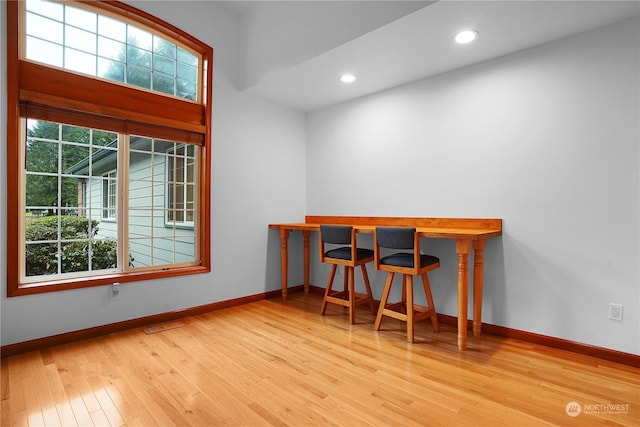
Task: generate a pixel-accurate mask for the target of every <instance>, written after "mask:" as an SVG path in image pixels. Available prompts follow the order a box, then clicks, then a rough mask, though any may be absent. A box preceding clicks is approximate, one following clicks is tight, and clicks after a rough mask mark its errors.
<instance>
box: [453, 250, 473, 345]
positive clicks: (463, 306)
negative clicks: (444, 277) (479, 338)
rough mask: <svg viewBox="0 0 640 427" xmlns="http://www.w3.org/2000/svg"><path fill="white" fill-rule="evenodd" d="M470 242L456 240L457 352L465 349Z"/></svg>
mask: <svg viewBox="0 0 640 427" xmlns="http://www.w3.org/2000/svg"><path fill="white" fill-rule="evenodd" d="M469 252H471V241H470V240H456V253H457V254H458V350H465V349H466V348H467V310H468V305H469Z"/></svg>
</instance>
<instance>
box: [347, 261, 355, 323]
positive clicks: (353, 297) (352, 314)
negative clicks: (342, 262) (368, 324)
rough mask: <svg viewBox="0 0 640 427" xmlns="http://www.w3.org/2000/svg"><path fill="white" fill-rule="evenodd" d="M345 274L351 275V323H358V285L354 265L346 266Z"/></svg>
mask: <svg viewBox="0 0 640 427" xmlns="http://www.w3.org/2000/svg"><path fill="white" fill-rule="evenodd" d="M344 274H345V276H346V275H349V323H351V324H352V325H353V324H355V323H356V285H355V274H354V268H353V267H347V266H345V267H344Z"/></svg>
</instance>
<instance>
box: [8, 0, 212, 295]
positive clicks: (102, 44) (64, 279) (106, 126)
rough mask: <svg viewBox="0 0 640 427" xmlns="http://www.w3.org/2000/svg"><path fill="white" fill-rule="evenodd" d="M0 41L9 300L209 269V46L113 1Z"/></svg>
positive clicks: (29, 0) (22, 12)
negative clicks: (3, 46)
mask: <svg viewBox="0 0 640 427" xmlns="http://www.w3.org/2000/svg"><path fill="white" fill-rule="evenodd" d="M7 32H8V33H7V57H8V58H7V64H8V69H7V89H8V93H7V100H8V106H9V108H8V113H7V142H8V144H7V145H8V147H7V163H8V165H7V166H8V167H7V185H8V194H9V195H10V197H9V203H8V212H7V219H8V223H9V224H12V225H14V224H15V227H14V226H10V227H8V230H7V249H8V250H7V257H8V260H7V268H8V277H7V278H8V282H7V286H8V292H7V294H8V295H9V296H16V295H25V294H31V293H38V292H48V291H55V290H62V289H72V288H78V287H85V286H96V285H105V284H110V283H115V282H128V281H134V280H145V279H153V278H160V277H166V276H176V275H183V274H195V273H203V272H207V271H209V270H210V260H209V253H210V249H209V248H210V242H209V235H210V233H209V227H210V225H209V224H210V211H209V210H210V197H209V186H210V158H209V156H210V152H211V150H210V139H211V87H212V58H213V50H212V49H211V48H210V47H209V46H207V45H206V44H204V43H202V42H200V41H198V40H196V39H195V38H193V37H191V36H190V35H188V34H186V33H185V32H183V31H181V30H179V29H177V28H175V27H173V26H171V25H170V24H168V23H166V22H163V21H161V20H159V19H157V18H155V17H153V16H150V15H148V14H146V13H144V12H142V11H140V10H137V9H135V8H133V7H131V6H128V5H126V4H123V3H119V2H115V1H92V2H80V1H64V2H62V1H56V0H24V1H17V2H16V1H9V2H7Z"/></svg>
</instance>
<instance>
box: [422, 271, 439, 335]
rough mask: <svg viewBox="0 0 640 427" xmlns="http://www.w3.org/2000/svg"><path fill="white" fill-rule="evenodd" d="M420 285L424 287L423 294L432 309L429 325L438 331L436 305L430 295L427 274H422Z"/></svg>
mask: <svg viewBox="0 0 640 427" xmlns="http://www.w3.org/2000/svg"><path fill="white" fill-rule="evenodd" d="M422 286H423V287H424V294H425V296H426V297H427V303H428V304H429V309H431V310H433V315H432V316H431V325H432V326H433V330H434V331H435V332H440V325H439V324H438V313H436V306H435V304H434V303H433V296H432V295H431V284H430V283H429V277H428V276H427V273H424V274H422Z"/></svg>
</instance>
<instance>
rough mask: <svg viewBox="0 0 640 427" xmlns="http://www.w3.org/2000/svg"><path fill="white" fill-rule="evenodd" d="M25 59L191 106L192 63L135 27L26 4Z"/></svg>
mask: <svg viewBox="0 0 640 427" xmlns="http://www.w3.org/2000/svg"><path fill="white" fill-rule="evenodd" d="M26 9H27V12H26V57H27V59H31V60H34V61H38V62H42V63H45V64H48V65H53V66H56V67H61V68H65V69H67V70H71V71H76V72H80V73H84V74H88V75H90V76H96V77H101V78H105V79H108V80H112V81H116V82H122V83H126V84H130V85H133V86H137V87H141V88H145V89H150V90H153V91H156V92H162V93H167V94H170V95H175V96H178V97H180V98H184V99H190V100H196V97H197V94H198V84H197V82H198V67H199V64H198V57H197V56H196V55H194V54H192V53H191V52H189V51H187V50H186V49H184V48H182V47H180V46H177V45H176V44H174V43H171V42H170V41H168V40H166V39H165V38H163V37H160V36H159V35H157V34H153V33H152V32H150V31H145V30H144V29H142V28H139V27H137V26H135V25H132V24H129V23H126V22H123V21H119V20H116V19H113V18H111V17H109V16H106V15H104V14H100V13H96V12H93V11H90V10H86V9H82V8H78V7H73V6H70V5H68V4H64V3H56V2H51V1H43V0H27V1H26Z"/></svg>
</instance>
